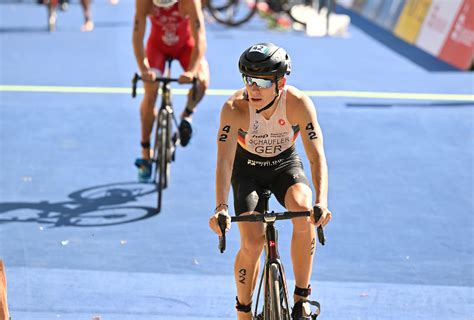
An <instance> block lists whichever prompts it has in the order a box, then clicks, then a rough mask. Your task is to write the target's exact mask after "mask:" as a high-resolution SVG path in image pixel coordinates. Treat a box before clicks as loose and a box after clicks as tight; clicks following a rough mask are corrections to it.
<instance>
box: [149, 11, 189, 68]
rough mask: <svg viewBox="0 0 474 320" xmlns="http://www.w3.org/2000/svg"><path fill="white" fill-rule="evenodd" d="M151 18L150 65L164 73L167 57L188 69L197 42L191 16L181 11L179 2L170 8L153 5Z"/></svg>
mask: <svg viewBox="0 0 474 320" xmlns="http://www.w3.org/2000/svg"><path fill="white" fill-rule="evenodd" d="M150 20H151V25H152V27H151V33H150V37H149V38H148V41H147V46H146V56H147V59H148V62H149V64H150V67H151V68H153V69H157V70H159V71H160V72H161V74H163V71H164V69H165V61H166V58H173V59H177V60H179V63H180V64H181V66H182V67H183V69H184V70H187V67H188V66H189V62H190V60H191V52H192V50H193V48H194V45H195V42H194V38H193V36H192V33H191V26H190V24H189V17H183V16H181V15H180V13H179V2H178V3H176V4H174V5H173V6H172V7H169V8H160V7H157V6H155V5H153V11H152V14H151V15H150Z"/></svg>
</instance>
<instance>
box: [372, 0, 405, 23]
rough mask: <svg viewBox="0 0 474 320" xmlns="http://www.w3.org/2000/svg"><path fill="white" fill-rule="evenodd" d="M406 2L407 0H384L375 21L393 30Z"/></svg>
mask: <svg viewBox="0 0 474 320" xmlns="http://www.w3.org/2000/svg"><path fill="white" fill-rule="evenodd" d="M404 4H405V0H384V1H383V3H382V5H381V7H380V9H379V12H378V14H377V16H376V17H375V22H376V23H377V24H378V25H379V26H381V27H383V28H385V29H387V30H393V28H394V27H395V24H396V23H397V20H398V17H399V16H400V13H401V12H402V9H403V5H404Z"/></svg>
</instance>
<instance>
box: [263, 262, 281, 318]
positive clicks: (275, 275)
mask: <svg viewBox="0 0 474 320" xmlns="http://www.w3.org/2000/svg"><path fill="white" fill-rule="evenodd" d="M268 269H269V270H268V271H269V274H268V287H269V288H268V289H269V290H268V291H267V293H268V298H267V303H266V304H267V305H266V307H265V310H266V311H267V314H268V316H266V317H265V319H269V320H281V319H283V318H282V306H281V297H280V283H281V281H280V271H279V269H278V265H277V264H275V263H273V264H271V265H270V268H268Z"/></svg>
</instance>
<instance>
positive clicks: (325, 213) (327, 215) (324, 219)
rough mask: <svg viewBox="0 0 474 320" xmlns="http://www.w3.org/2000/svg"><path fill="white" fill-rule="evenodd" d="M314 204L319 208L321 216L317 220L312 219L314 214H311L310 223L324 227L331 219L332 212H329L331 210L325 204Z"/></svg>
mask: <svg viewBox="0 0 474 320" xmlns="http://www.w3.org/2000/svg"><path fill="white" fill-rule="evenodd" d="M315 206H316V207H318V208H319V209H320V211H321V218H319V220H318V221H314V216H315V215H312V216H311V223H313V224H314V225H316V226H317V227H319V226H323V227H324V226H326V225H327V224H328V223H329V221H331V218H332V213H331V211H329V209H328V208H327V207H326V206H324V205H322V204H319V203H317V204H316V205H315Z"/></svg>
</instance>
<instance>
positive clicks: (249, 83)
mask: <svg viewBox="0 0 474 320" xmlns="http://www.w3.org/2000/svg"><path fill="white" fill-rule="evenodd" d="M243 79H244V84H245V88H246V89H247V93H248V96H249V101H250V102H251V103H252V105H253V106H255V107H257V108H258V107H261V106H264V105H265V104H267V103H268V102H270V101H271V100H272V99H273V98H274V97H275V94H276V93H275V86H277V85H278V89H282V88H283V86H284V85H285V82H286V79H285V78H282V79H280V80H278V82H277V83H275V78H274V77H271V76H262V77H258V78H256V77H249V76H245V75H244V76H243Z"/></svg>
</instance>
